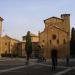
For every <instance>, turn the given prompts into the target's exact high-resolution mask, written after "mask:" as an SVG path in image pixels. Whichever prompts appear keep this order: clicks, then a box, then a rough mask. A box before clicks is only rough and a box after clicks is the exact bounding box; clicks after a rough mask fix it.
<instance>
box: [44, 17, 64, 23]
mask: <svg viewBox="0 0 75 75" xmlns="http://www.w3.org/2000/svg"><path fill="white" fill-rule="evenodd" d="M52 18H55V19H59V20H63V19H61V18H58V17H55V16H53V17H50V18H48V19H45V20H44V22H45V21H46V20H49V19H52Z"/></svg>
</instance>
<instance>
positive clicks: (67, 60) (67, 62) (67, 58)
mask: <svg viewBox="0 0 75 75" xmlns="http://www.w3.org/2000/svg"><path fill="white" fill-rule="evenodd" d="M66 65H67V66H69V57H68V56H67V57H66Z"/></svg>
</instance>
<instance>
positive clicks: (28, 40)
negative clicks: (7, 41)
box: [26, 31, 32, 54]
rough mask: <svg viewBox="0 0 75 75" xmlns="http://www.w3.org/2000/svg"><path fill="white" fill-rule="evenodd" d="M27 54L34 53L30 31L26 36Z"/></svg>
mask: <svg viewBox="0 0 75 75" xmlns="http://www.w3.org/2000/svg"><path fill="white" fill-rule="evenodd" d="M26 52H27V54H31V53H32V41H31V36H30V31H28V32H27V35H26Z"/></svg>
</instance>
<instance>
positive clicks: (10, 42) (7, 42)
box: [0, 35, 19, 56]
mask: <svg viewBox="0 0 75 75" xmlns="http://www.w3.org/2000/svg"><path fill="white" fill-rule="evenodd" d="M18 42H19V41H18V40H16V39H13V38H11V37H9V36H8V35H5V36H3V37H1V39H0V45H1V46H0V56H1V55H4V54H11V55H17V52H18V51H17V43H18Z"/></svg>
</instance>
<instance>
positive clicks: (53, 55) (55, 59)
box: [51, 49, 57, 71]
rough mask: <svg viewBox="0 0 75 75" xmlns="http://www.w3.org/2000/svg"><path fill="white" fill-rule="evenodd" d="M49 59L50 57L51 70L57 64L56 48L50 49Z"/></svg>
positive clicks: (53, 69)
mask: <svg viewBox="0 0 75 75" xmlns="http://www.w3.org/2000/svg"><path fill="white" fill-rule="evenodd" d="M51 59H52V71H55V69H56V66H57V50H56V49H52V51H51Z"/></svg>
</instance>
